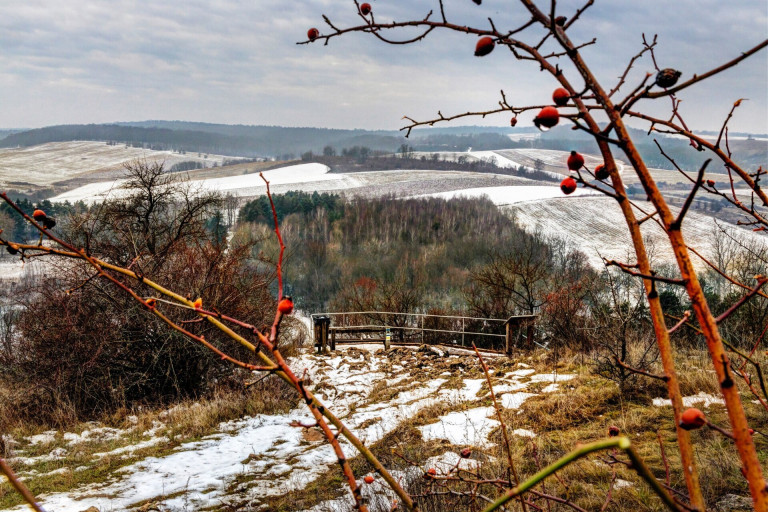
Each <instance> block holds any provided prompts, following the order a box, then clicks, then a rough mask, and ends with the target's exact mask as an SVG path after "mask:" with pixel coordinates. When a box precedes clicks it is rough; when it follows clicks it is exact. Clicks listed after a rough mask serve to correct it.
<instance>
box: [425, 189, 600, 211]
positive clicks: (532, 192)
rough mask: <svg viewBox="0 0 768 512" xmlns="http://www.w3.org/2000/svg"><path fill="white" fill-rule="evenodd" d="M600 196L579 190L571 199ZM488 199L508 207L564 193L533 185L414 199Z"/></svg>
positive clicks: (588, 190)
mask: <svg viewBox="0 0 768 512" xmlns="http://www.w3.org/2000/svg"><path fill="white" fill-rule="evenodd" d="M594 195H600V193H599V192H597V191H594V190H590V189H584V188H579V189H577V190H576V191H575V192H574V193H573V194H571V196H570V197H579V196H594ZM483 196H486V197H488V198H489V199H490V200H491V201H493V203H494V204H497V205H499V206H506V205H511V204H517V203H524V202H527V201H540V200H542V199H553V198H561V197H563V192H562V191H561V190H560V187H559V186H557V185H549V186H547V185H533V186H530V187H515V186H512V187H483V188H468V189H464V190H453V191H451V192H438V193H435V194H424V195H420V196H414V197H441V198H443V199H453V198H454V197H483Z"/></svg>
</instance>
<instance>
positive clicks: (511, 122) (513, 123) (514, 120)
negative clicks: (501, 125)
mask: <svg viewBox="0 0 768 512" xmlns="http://www.w3.org/2000/svg"><path fill="white" fill-rule="evenodd" d="M516 124H517V116H515V117H513V118H512V119H510V120H509V126H515V125H516Z"/></svg>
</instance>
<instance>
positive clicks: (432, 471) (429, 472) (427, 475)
mask: <svg viewBox="0 0 768 512" xmlns="http://www.w3.org/2000/svg"><path fill="white" fill-rule="evenodd" d="M435 475H437V470H436V469H435V468H429V469H428V470H427V472H426V473H424V478H427V479H429V478H434V477H435Z"/></svg>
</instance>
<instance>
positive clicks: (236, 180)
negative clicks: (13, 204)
mask: <svg viewBox="0 0 768 512" xmlns="http://www.w3.org/2000/svg"><path fill="white" fill-rule="evenodd" d="M264 177H265V178H266V179H267V180H268V181H269V183H270V187H272V191H273V192H275V193H280V192H285V191H287V190H302V189H305V190H308V191H315V190H317V191H326V190H333V191H336V190H344V189H346V188H350V187H354V186H357V185H358V184H359V181H358V180H356V179H355V178H354V177H353V175H346V174H331V173H329V172H328V167H327V166H325V165H323V164H300V165H292V166H288V167H281V168H280V169H274V170H271V171H265V172H264ZM189 183H190V185H191V187H192V188H193V190H195V189H196V190H200V192H203V191H217V192H221V193H222V194H227V193H229V194H232V195H235V196H239V197H256V196H260V195H264V194H266V192H267V187H266V185H265V184H264V180H263V179H262V178H261V176H259V174H258V173H252V174H243V175H240V176H226V177H221V178H208V179H204V180H194V179H193V180H191V181H190V182H189ZM124 184H125V180H114V181H106V182H98V183H89V184H88V185H84V186H82V187H78V188H76V189H74V190H70V191H68V192H65V193H63V194H59V195H58V196H56V197H53V198H51V201H54V202H64V201H69V202H71V203H74V202H76V201H85V202H86V203H94V202H99V201H103V200H104V199H107V198H110V197H112V198H114V197H121V196H122V195H124V194H125V193H126V191H125V190H124V189H123V188H122V187H123V185H124Z"/></svg>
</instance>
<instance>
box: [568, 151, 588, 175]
mask: <svg viewBox="0 0 768 512" xmlns="http://www.w3.org/2000/svg"><path fill="white" fill-rule="evenodd" d="M567 164H568V169H570V170H572V171H578V170H579V169H581V167H582V166H583V165H584V157H583V156H581V154H580V153H577V152H575V151H571V155H570V156H569V157H568V161H567Z"/></svg>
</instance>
